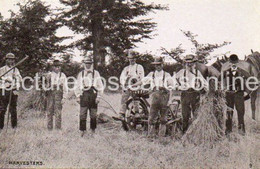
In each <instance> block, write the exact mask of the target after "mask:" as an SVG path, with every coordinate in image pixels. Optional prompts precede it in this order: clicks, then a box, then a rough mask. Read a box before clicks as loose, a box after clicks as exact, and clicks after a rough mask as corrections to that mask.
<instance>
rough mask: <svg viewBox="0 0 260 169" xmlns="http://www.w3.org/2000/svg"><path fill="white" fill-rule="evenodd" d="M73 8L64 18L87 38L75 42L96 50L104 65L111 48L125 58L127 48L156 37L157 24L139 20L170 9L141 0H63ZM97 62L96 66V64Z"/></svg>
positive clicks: (95, 55) (115, 54) (81, 46)
mask: <svg viewBox="0 0 260 169" xmlns="http://www.w3.org/2000/svg"><path fill="white" fill-rule="evenodd" d="M60 2H61V3H62V4H64V5H65V6H67V7H69V8H70V9H69V10H67V11H66V12H64V15H63V17H62V19H63V21H64V23H65V25H67V26H68V27H70V28H71V29H72V30H73V31H75V32H76V33H80V34H83V35H84V38H83V39H81V40H78V41H77V42H75V44H74V45H75V46H76V47H78V48H79V49H82V50H84V51H85V52H87V51H93V55H94V61H95V64H96V65H98V64H100V65H104V64H105V55H106V54H107V49H108V48H109V49H110V50H111V51H112V53H113V54H114V56H116V57H121V58H123V60H121V61H125V58H124V56H125V55H123V53H124V50H125V49H130V48H132V47H134V45H135V43H137V42H142V40H143V39H145V38H152V34H151V33H152V32H153V30H154V28H155V27H156V23H154V22H152V21H151V20H150V19H139V20H138V17H140V16H145V15H147V14H148V13H150V12H153V11H155V10H164V9H167V8H166V7H163V6H161V5H154V4H150V5H146V4H144V3H143V2H141V1H140V0H131V1H125V0H119V1H118V0H84V1H78V0H60ZM96 65H95V66H96Z"/></svg>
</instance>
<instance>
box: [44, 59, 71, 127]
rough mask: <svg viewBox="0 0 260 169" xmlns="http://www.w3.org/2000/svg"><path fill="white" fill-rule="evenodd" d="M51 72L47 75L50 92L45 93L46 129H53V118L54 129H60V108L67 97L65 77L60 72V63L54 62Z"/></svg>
mask: <svg viewBox="0 0 260 169" xmlns="http://www.w3.org/2000/svg"><path fill="white" fill-rule="evenodd" d="M51 69H52V70H51V72H49V73H48V75H47V79H48V81H49V87H50V90H49V91H48V92H47V121H48V123H47V128H48V130H52V129H53V117H55V127H56V129H61V119H62V117H61V116H62V115H61V114H62V106H63V104H64V102H65V99H66V97H67V95H68V84H67V77H66V75H65V74H64V73H62V72H61V63H60V61H59V60H54V62H53V65H52V68H51Z"/></svg>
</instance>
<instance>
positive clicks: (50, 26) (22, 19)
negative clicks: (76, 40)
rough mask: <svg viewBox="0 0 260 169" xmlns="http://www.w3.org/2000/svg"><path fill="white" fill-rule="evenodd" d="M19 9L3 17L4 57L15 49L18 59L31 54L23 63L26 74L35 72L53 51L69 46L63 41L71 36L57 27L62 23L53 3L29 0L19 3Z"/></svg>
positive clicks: (0, 44)
mask: <svg viewBox="0 0 260 169" xmlns="http://www.w3.org/2000/svg"><path fill="white" fill-rule="evenodd" d="M17 5H18V6H19V12H17V13H14V12H12V11H11V17H10V18H8V19H5V20H1V28H0V35H1V36H0V42H1V43H0V50H1V54H0V58H1V60H2V59H3V58H4V56H5V54H6V53H9V52H12V53H14V54H15V55H16V57H17V60H20V59H22V58H23V57H25V55H26V54H27V55H29V56H30V58H29V59H28V60H27V61H26V62H25V63H24V64H22V65H21V67H20V68H22V70H23V75H33V74H35V72H37V71H38V70H39V69H40V68H41V67H42V66H43V65H44V64H45V63H46V61H47V60H48V59H50V58H52V56H53V54H55V53H61V52H64V51H65V50H66V48H67V47H66V46H63V45H60V44H59V43H60V42H62V41H63V40H64V39H66V38H67V37H58V36H56V30H57V29H58V28H60V27H61V26H62V23H61V22H60V21H59V20H58V17H56V16H55V15H54V14H53V13H52V10H51V9H50V6H48V5H45V4H44V3H43V2H42V1H38V0H37V1H33V0H30V1H28V2H27V3H25V4H20V3H18V4H17Z"/></svg>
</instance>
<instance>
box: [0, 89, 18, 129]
mask: <svg viewBox="0 0 260 169" xmlns="http://www.w3.org/2000/svg"><path fill="white" fill-rule="evenodd" d="M0 92H1V93H0V129H3V128H4V120H5V112H6V110H7V106H8V104H9V97H10V93H11V92H10V91H5V94H4V95H3V94H2V90H0ZM17 98H18V96H17V95H14V94H13V93H12V99H11V104H10V108H9V113H10V114H11V125H12V128H15V127H16V126H17V108H16V107H17Z"/></svg>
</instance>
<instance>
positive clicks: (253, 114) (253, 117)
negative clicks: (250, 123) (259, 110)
mask: <svg viewBox="0 0 260 169" xmlns="http://www.w3.org/2000/svg"><path fill="white" fill-rule="evenodd" d="M252 119H253V120H255V112H252Z"/></svg>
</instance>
